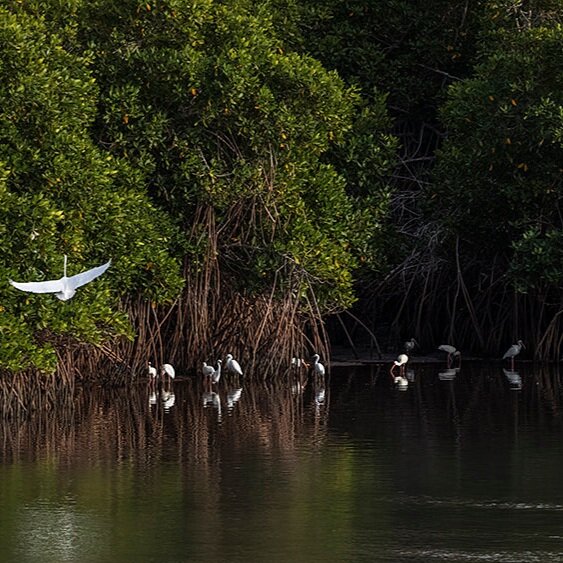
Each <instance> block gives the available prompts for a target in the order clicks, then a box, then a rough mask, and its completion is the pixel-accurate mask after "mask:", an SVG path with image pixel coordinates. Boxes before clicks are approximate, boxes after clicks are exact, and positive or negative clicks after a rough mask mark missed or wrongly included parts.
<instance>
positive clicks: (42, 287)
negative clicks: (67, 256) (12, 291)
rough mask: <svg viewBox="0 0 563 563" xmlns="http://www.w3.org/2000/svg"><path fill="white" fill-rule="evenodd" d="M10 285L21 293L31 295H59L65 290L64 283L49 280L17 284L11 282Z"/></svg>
mask: <svg viewBox="0 0 563 563" xmlns="http://www.w3.org/2000/svg"><path fill="white" fill-rule="evenodd" d="M9 281H10V283H11V284H12V285H13V286H14V287H15V288H16V289H20V290H21V291H28V292H30V293H57V292H59V291H62V290H63V281H62V279H60V280H49V281H42V282H15V281H13V280H9Z"/></svg>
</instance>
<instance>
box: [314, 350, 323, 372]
mask: <svg viewBox="0 0 563 563" xmlns="http://www.w3.org/2000/svg"><path fill="white" fill-rule="evenodd" d="M320 358H321V357H320V356H319V355H318V354H314V355H313V373H314V374H315V375H324V374H325V367H324V366H323V364H321V362H319V360H320Z"/></svg>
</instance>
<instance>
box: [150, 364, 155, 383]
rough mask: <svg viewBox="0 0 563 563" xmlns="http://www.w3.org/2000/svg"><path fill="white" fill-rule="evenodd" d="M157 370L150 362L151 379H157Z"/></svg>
mask: <svg viewBox="0 0 563 563" xmlns="http://www.w3.org/2000/svg"><path fill="white" fill-rule="evenodd" d="M156 376H157V371H156V368H155V367H154V366H153V365H152V364H151V363H150V362H149V380H150V381H151V382H152V381H156Z"/></svg>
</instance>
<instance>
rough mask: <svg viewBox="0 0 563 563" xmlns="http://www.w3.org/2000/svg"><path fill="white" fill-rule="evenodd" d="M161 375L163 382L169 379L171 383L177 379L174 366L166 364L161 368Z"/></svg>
mask: <svg viewBox="0 0 563 563" xmlns="http://www.w3.org/2000/svg"><path fill="white" fill-rule="evenodd" d="M160 375H161V376H162V379H163V380H164V378H165V377H167V378H168V383H171V382H172V380H173V379H174V378H175V377H176V370H175V369H174V366H172V365H171V364H164V365H163V366H162V367H161V368H160Z"/></svg>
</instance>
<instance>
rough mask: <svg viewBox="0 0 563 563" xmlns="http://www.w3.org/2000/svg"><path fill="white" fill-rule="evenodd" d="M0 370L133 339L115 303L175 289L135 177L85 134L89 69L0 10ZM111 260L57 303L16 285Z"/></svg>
mask: <svg viewBox="0 0 563 563" xmlns="http://www.w3.org/2000/svg"><path fill="white" fill-rule="evenodd" d="M0 60H1V63H0V100H1V103H0V138H1V139H0V240H1V241H2V250H3V252H2V256H1V257H0V271H1V272H2V278H3V279H2V282H1V283H0V293H1V296H2V298H1V309H2V310H1V313H0V332H1V337H0V365H1V366H2V368H4V369H9V370H12V371H18V370H25V369H28V368H30V367H33V368H37V369H40V370H44V371H52V370H53V369H54V368H55V366H56V355H55V351H54V349H53V346H52V344H53V342H55V340H58V341H60V338H61V337H67V338H68V339H71V340H73V341H76V340H86V341H92V342H100V341H102V340H105V339H107V338H108V337H110V336H111V335H115V334H122V335H131V327H130V326H129V325H128V323H127V320H126V319H125V318H124V316H123V315H122V314H121V313H119V307H118V304H119V298H120V297H122V296H123V295H126V294H127V293H129V292H142V293H143V294H144V295H146V297H147V299H159V300H165V299H171V298H172V297H174V296H175V295H176V294H177V293H178V292H179V290H180V288H181V286H182V279H181V276H180V275H179V268H178V265H177V262H176V261H175V260H174V258H173V257H171V256H170V254H169V251H168V247H169V245H170V241H171V240H173V239H174V237H175V236H176V235H175V228H174V226H173V224H172V222H171V221H170V220H169V219H168V217H167V216H166V214H165V213H163V212H162V211H160V210H158V209H157V208H156V207H155V206H154V205H153V204H152V203H151V202H150V201H149V199H148V198H147V196H146V193H145V190H144V184H143V177H142V175H141V174H140V173H139V172H138V171H137V170H136V169H135V168H134V167H132V166H130V165H129V164H127V163H126V162H125V161H124V160H123V159H119V158H117V157H115V156H113V155H111V154H110V153H109V152H107V151H103V150H100V149H99V148H97V147H96V146H95V144H94V143H93V142H92V139H91V138H90V135H89V130H90V127H91V126H92V124H93V121H94V119H95V117H96V111H97V99H98V91H97V87H96V84H95V80H94V78H93V77H92V74H91V73H90V71H89V69H88V67H89V65H90V60H89V59H88V58H87V57H85V56H79V55H77V54H75V53H71V52H69V51H68V50H67V49H65V47H64V45H63V44H62V42H61V41H60V39H59V38H58V37H57V35H55V34H53V33H52V30H51V31H48V30H47V29H46V27H45V26H44V25H43V23H42V22H41V21H40V20H39V19H37V18H35V17H32V16H27V15H26V14H24V13H18V14H12V13H10V12H9V11H7V10H6V9H5V8H2V9H0ZM63 254H67V255H68V257H69V272H68V273H69V275H72V274H75V273H78V272H79V271H81V270H83V269H85V268H86V267H92V266H95V265H98V264H101V263H102V262H105V261H106V260H107V259H108V258H111V259H112V260H113V266H112V268H111V269H110V270H109V271H108V273H107V274H106V275H105V276H103V277H102V278H100V279H99V280H96V282H95V286H94V284H92V286H86V287H84V288H82V289H81V290H80V296H79V298H75V299H74V300H72V301H71V302H69V303H64V304H63V303H61V302H60V301H58V300H57V299H56V298H55V297H53V296H44V295H33V294H26V293H21V292H18V291H17V290H15V289H14V288H13V287H11V286H10V285H9V284H8V278H12V279H16V280H23V281H29V280H44V279H56V278H59V277H61V276H62V273H63Z"/></svg>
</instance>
